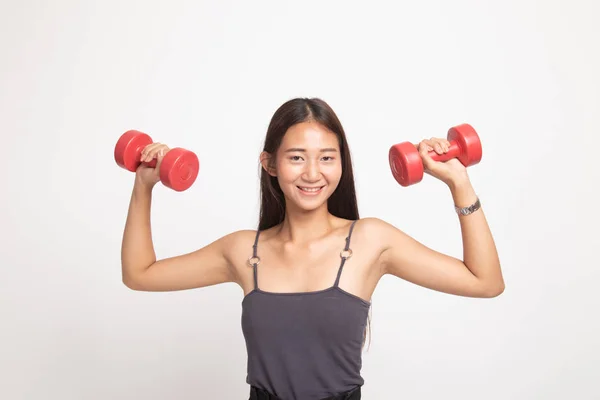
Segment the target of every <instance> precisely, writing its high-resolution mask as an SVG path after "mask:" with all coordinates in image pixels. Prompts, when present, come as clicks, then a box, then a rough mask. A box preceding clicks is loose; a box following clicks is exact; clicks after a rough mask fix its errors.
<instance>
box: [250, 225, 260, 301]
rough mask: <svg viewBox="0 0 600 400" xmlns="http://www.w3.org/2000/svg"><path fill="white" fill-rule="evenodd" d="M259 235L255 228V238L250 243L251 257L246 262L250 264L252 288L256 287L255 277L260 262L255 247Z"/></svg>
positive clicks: (256, 278)
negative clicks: (252, 276)
mask: <svg viewBox="0 0 600 400" xmlns="http://www.w3.org/2000/svg"><path fill="white" fill-rule="evenodd" d="M259 236H260V230H258V229H257V230H256V238H255V239H254V244H253V245H252V257H250V258H249V259H248V264H249V265H250V266H252V269H253V273H254V289H255V290H256V289H258V277H257V271H256V270H257V267H258V264H260V257H259V256H258V255H257V252H256V248H257V246H258V237H259Z"/></svg>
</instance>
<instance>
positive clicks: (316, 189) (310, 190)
mask: <svg viewBox="0 0 600 400" xmlns="http://www.w3.org/2000/svg"><path fill="white" fill-rule="evenodd" d="M300 189H302V190H304V191H305V192H318V191H319V190H321V188H320V187H318V188H304V187H301V188H300Z"/></svg>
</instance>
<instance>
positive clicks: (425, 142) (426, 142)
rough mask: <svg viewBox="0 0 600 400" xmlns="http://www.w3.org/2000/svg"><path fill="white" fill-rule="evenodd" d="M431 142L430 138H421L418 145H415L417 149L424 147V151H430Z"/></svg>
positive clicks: (431, 148)
mask: <svg viewBox="0 0 600 400" xmlns="http://www.w3.org/2000/svg"><path fill="white" fill-rule="evenodd" d="M433 144H434V143H433V142H432V141H431V140H427V139H424V140H421V142H420V143H419V145H418V146H417V149H419V151H420V150H421V149H422V148H424V149H425V150H426V151H432V150H433Z"/></svg>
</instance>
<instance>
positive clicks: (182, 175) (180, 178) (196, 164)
mask: <svg viewBox="0 0 600 400" xmlns="http://www.w3.org/2000/svg"><path fill="white" fill-rule="evenodd" d="M199 170H200V161H199V160H198V157H197V156H196V155H195V154H194V153H192V152H191V151H188V150H185V149H182V148H179V147H175V148H173V149H171V150H169V151H168V152H167V154H165V156H164V158H163V159H162V163H161V164H160V171H159V174H160V180H161V182H162V183H163V184H164V185H165V186H167V187H169V188H171V189H173V190H175V191H177V192H182V191H184V190H186V189H188V188H189V187H190V186H192V185H193V184H194V182H195V180H196V178H197V177H198V171H199Z"/></svg>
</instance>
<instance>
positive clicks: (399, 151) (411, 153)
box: [389, 124, 482, 186]
mask: <svg viewBox="0 0 600 400" xmlns="http://www.w3.org/2000/svg"><path fill="white" fill-rule="evenodd" d="M448 141H449V142H450V148H449V149H448V152H447V153H444V154H438V153H436V152H435V151H430V152H429V156H430V157H431V158H432V159H433V160H434V161H448V160H450V159H452V158H458V160H459V161H460V162H461V163H462V164H463V165H464V166H465V167H470V166H471V165H475V164H477V163H479V161H481V155H482V154H481V141H480V140H479V136H478V135H477V132H476V131H475V129H473V127H472V126H471V125H469V124H462V125H458V126H455V127H453V128H450V130H449V131H448ZM389 162H390V168H391V170H392V175H394V178H395V179H396V181H397V182H398V183H399V184H400V185H402V186H410V185H414V184H415V183H419V182H421V180H422V179H423V173H424V167H423V162H422V160H421V156H420V155H419V150H418V149H417V146H415V145H414V144H412V143H410V142H403V143H399V144H395V145H393V146H392V147H391V148H390V151H389Z"/></svg>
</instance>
